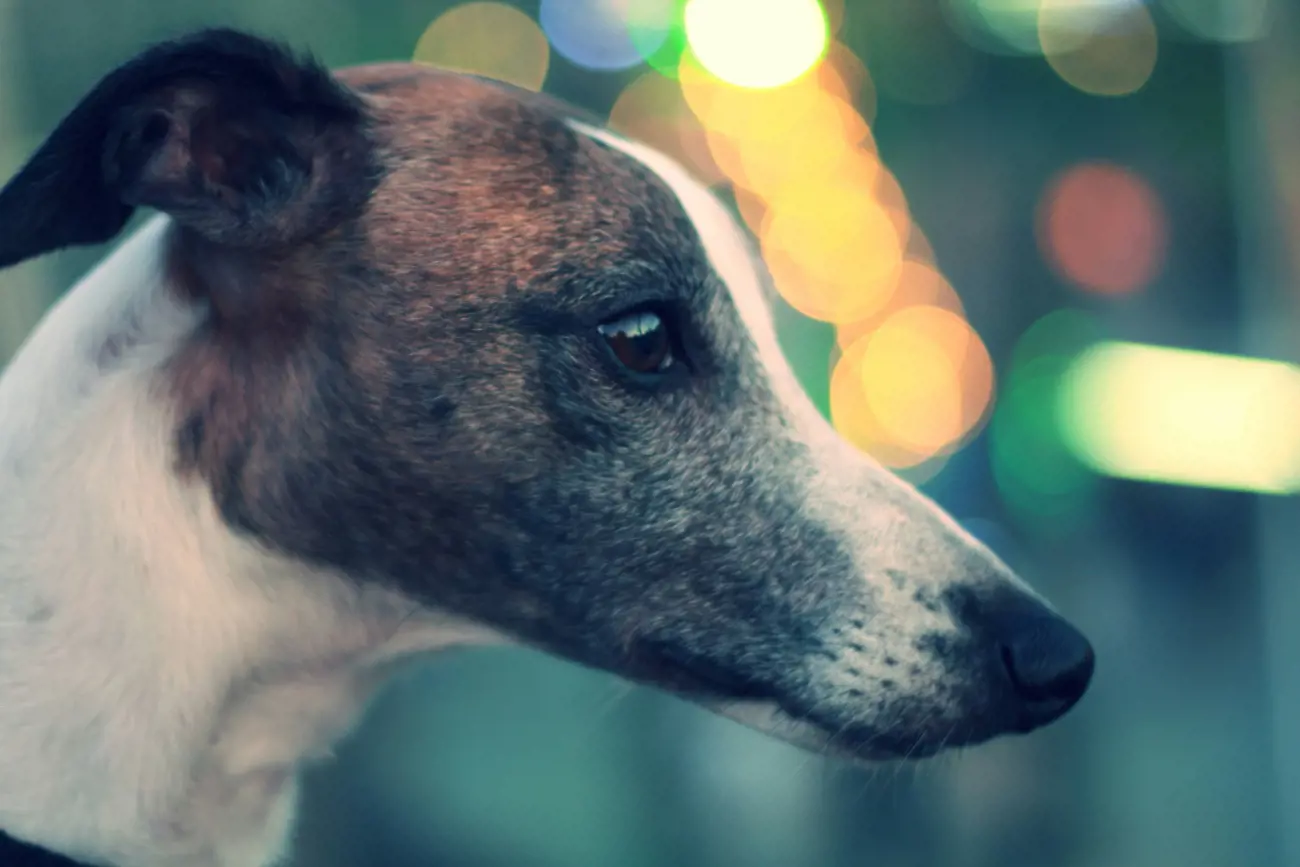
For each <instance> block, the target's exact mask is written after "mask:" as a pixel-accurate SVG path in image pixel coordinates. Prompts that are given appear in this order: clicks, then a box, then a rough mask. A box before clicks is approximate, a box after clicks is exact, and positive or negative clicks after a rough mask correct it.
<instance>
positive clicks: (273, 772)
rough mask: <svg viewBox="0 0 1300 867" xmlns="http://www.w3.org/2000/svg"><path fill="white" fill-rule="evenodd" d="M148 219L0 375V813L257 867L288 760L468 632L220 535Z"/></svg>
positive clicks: (64, 831)
mask: <svg viewBox="0 0 1300 867" xmlns="http://www.w3.org/2000/svg"><path fill="white" fill-rule="evenodd" d="M165 230H166V221H165V220H164V219H162V218H159V219H156V220H154V221H153V222H152V223H150V224H149V225H148V226H146V227H145V228H144V229H142V230H141V231H140V232H139V233H137V234H136V235H135V236H134V237H132V238H131V239H130V240H128V241H127V243H126V244H125V245H124V246H123V247H122V248H121V249H119V250H118V251H117V252H116V253H115V254H114V255H113V256H111V257H110V258H109V259H107V260H106V261H105V263H104V264H103V265H101V266H100V267H99V268H98V269H97V270H95V271H94V272H93V273H92V274H91V275H90V276H89V277H87V278H86V279H85V280H84V281H83V282H82V283H80V284H79V285H78V286H76V287H75V288H74V289H72V290H71V291H70V293H69V294H68V295H67V297H66V298H64V299H63V300H62V301H61V302H60V303H59V304H58V305H56V307H55V308H54V309H53V310H52V311H51V312H50V314H49V315H48V316H47V318H46V319H45V321H44V322H43V323H42V324H41V325H40V326H39V328H38V329H37V330H36V332H35V333H34V334H33V335H32V337H31V338H30V339H29V341H28V343H27V345H26V346H25V347H24V348H23V349H22V350H21V351H20V352H19V354H18V356H17V358H16V360H15V361H14V363H13V364H12V365H11V366H10V368H9V369H8V370H7V371H6V373H5V374H4V376H3V378H2V379H0V697H2V698H0V780H3V785H0V827H3V828H5V829H6V830H7V831H9V832H10V833H12V834H14V835H15V836H18V837H20V838H24V839H27V840H29V841H32V842H35V843H38V844H41V845H44V846H46V847H49V848H52V849H55V850H58V851H62V852H66V853H69V854H72V855H73V856H75V857H80V858H82V859H85V860H89V861H92V862H101V861H102V862H106V863H112V864H113V865H114V867H163V865H166V867H262V865H265V864H268V863H270V862H272V861H274V860H275V859H276V858H277V857H278V856H279V854H280V853H281V851H282V850H283V848H284V847H285V844H286V840H287V838H288V834H289V829H290V826H291V822H292V815H293V800H294V772H295V770H296V767H297V765H298V764H299V763H300V762H301V761H303V760H304V759H308V758H311V757H313V756H314V755H317V754H319V753H321V752H322V751H324V750H326V749H328V747H329V745H330V744H332V743H333V742H334V741H335V739H336V738H338V737H339V735H340V734H341V733H343V732H344V731H345V730H346V728H347V727H348V725H349V724H350V723H351V722H352V720H353V719H354V717H355V716H356V715H357V712H358V710H359V709H360V708H361V707H362V705H363V703H364V702H365V700H366V698H367V696H368V695H369V694H370V692H371V691H372V690H373V688H374V686H375V684H376V679H377V677H378V675H379V673H380V672H381V670H384V669H386V668H387V667H388V666H387V664H388V663H390V662H392V661H393V660H394V659H396V658H397V657H399V656H402V655H405V654H409V653H411V652H414V651H418V650H428V649H432V648H436V647H440V646H445V645H448V644H452V643H457V642H464V641H470V640H486V639H488V638H489V636H488V634H487V633H486V631H484V630H477V629H473V628H470V627H469V626H467V625H466V624H464V623H458V622H456V621H454V620H453V619H451V618H444V617H438V616H436V615H434V614H432V613H430V612H427V611H421V612H419V613H417V614H414V616H413V612H414V606H412V605H411V603H409V602H407V601H405V600H403V599H400V598H397V597H395V596H393V595H390V594H385V593H382V592H379V591H361V590H358V589H357V587H356V586H355V585H354V584H351V583H348V582H345V581H343V580H341V579H339V578H338V577H336V576H333V575H329V574H322V573H320V572H314V571H310V570H308V569H305V568H304V567H302V566H301V565H299V564H296V563H294V562H290V561H288V560H285V559H283V558H281V557H278V556H275V555H273V554H271V553H270V552H268V551H265V550H261V549H259V548H257V547H255V546H254V545H252V544H250V543H248V542H246V541H243V540H241V539H239V538H236V537H235V536H233V535H232V534H231V533H230V532H229V531H228V530H227V529H226V528H225V526H224V525H223V524H222V522H221V521H220V520H219V518H218V516H217V514H216V513H215V509H214V506H213V503H212V501H211V498H210V497H209V496H208V495H207V493H206V491H205V489H202V488H200V487H198V486H190V485H188V484H185V483H182V482H181V481H179V480H178V478H177V476H176V475H175V474H174V473H173V472H172V471H171V465H170V457H169V455H170V436H171V431H172V430H173V429H174V425H173V419H171V418H169V417H168V415H167V411H166V409H165V406H166V405H165V403H164V402H163V400H162V399H161V397H160V395H159V393H158V387H159V385H160V382H159V380H158V369H159V365H160V364H161V363H162V362H163V361H164V360H165V359H167V358H168V357H170V355H171V354H172V353H173V352H174V349H175V347H176V346H177V343H178V341H180V340H182V339H183V338H184V337H185V336H186V335H187V334H188V333H189V332H190V330H191V329H192V328H193V327H194V326H195V325H196V324H197V322H198V321H199V319H200V317H201V315H202V312H203V311H202V310H200V309H193V308H187V307H184V306H181V305H179V304H178V303H177V302H175V301H174V300H173V298H172V296H171V295H170V294H168V293H167V292H166V287H165V286H164V285H163V282H162V278H161V276H160V275H161V273H162V270H161V267H160V260H159V251H160V245H161V241H162V238H163V233H164V232H165ZM110 337H113V338H114V339H115V340H116V341H118V342H119V344H120V345H121V346H123V347H125V348H124V349H123V350H122V355H121V357H120V358H119V359H118V360H117V361H116V362H115V364H114V365H113V366H111V367H109V368H108V369H103V368H101V366H100V365H99V364H98V363H97V360H96V356H97V353H98V352H99V348H100V347H101V346H103V345H104V343H105V341H106V340H108V339H109V338H110Z"/></svg>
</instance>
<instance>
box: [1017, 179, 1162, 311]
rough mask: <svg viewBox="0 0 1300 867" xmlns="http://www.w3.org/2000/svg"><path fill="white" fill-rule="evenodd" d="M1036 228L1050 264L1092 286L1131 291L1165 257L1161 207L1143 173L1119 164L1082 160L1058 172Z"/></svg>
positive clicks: (1093, 288) (1097, 289) (1111, 291)
mask: <svg viewBox="0 0 1300 867" xmlns="http://www.w3.org/2000/svg"><path fill="white" fill-rule="evenodd" d="M1037 228H1038V243H1039V246H1040V248H1041V249H1042V252H1043V255H1044V257H1045V258H1046V259H1047V260H1048V262H1049V263H1050V264H1051V265H1052V266H1053V268H1055V269H1056V270H1057V272H1058V273H1060V274H1061V275H1062V276H1063V277H1065V278H1066V279H1068V280H1070V281H1071V282H1073V283H1075V284H1077V285H1078V286H1080V287H1082V288H1083V289H1086V290H1089V291H1092V292H1097V293H1101V294H1106V295H1119V294H1124V293H1129V292H1134V291H1136V290H1138V289H1141V288H1142V287H1143V286H1146V285H1147V284H1148V283H1150V282H1151V280H1153V279H1154V278H1155V276H1156V275H1157V274H1158V273H1159V271H1160V269H1161V267H1162V266H1163V264H1164V259H1165V253H1166V246H1167V233H1168V229H1167V220H1166V216H1165V211H1164V208H1163V207H1162V206H1161V204H1160V200H1159V198H1158V197H1157V195H1156V193H1155V191H1154V190H1152V189H1151V187H1150V186H1149V185H1148V184H1147V183H1146V182H1145V181H1143V180H1142V178H1141V177H1139V176H1138V175H1136V174H1134V173H1133V172H1131V171H1128V170H1126V169H1124V168H1121V167H1119V166H1115V165H1110V164H1107V163H1092V162H1090V163H1081V164H1078V165H1075V166H1073V167H1071V168H1069V169H1067V170H1066V171H1065V172H1063V173H1061V174H1060V175H1059V176H1058V177H1057V178H1056V179H1055V180H1054V181H1053V182H1052V183H1051V184H1050V185H1049V186H1048V188H1047V190H1046V191H1045V192H1044V194H1043V197H1042V201H1041V203H1040V205H1039V209H1038V227H1037Z"/></svg>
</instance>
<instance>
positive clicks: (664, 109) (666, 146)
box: [609, 70, 724, 185]
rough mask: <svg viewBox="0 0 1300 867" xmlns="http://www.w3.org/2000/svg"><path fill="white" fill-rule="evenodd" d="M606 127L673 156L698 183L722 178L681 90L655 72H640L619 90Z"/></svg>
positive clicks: (701, 129)
mask: <svg viewBox="0 0 1300 867" xmlns="http://www.w3.org/2000/svg"><path fill="white" fill-rule="evenodd" d="M609 127H610V129H612V130H614V131H615V132H617V133H619V134H620V135H624V136H627V137H628V138H632V139H636V140H638V141H642V142H645V143H646V144H648V145H650V146H651V147H654V148H657V149H659V150H660V151H662V152H664V153H666V154H668V155H669V156H671V157H673V158H674V159H675V160H677V161H678V162H679V163H681V164H682V166H683V167H684V168H686V169H687V171H689V172H691V174H692V175H693V176H694V177H695V178H696V179H697V180H699V181H701V182H702V183H705V184H709V185H712V184H715V183H717V182H719V181H721V180H722V179H723V178H724V175H723V173H722V170H721V169H720V168H718V164H717V162H716V161H715V160H714V159H713V156H712V154H711V153H710V152H709V141H708V135H707V132H706V130H705V129H704V126H703V125H702V124H701V123H700V121H699V119H698V118H696V116H695V114H694V113H693V112H692V111H691V109H690V106H688V105H687V104H686V98H685V97H684V96H683V95H682V89H681V87H680V86H679V85H678V83H677V82H676V81H675V80H673V79H671V78H666V77H664V76H663V75H662V74H660V73H659V72H658V71H657V70H651V71H649V72H645V73H642V74H641V75H639V76H638V77H637V78H635V79H634V80H633V81H632V83H631V84H629V85H628V86H627V87H626V88H624V89H623V92H622V93H620V94H619V96H618V99H616V100H615V101H614V106H613V107H612V108H611V109H610V112H609Z"/></svg>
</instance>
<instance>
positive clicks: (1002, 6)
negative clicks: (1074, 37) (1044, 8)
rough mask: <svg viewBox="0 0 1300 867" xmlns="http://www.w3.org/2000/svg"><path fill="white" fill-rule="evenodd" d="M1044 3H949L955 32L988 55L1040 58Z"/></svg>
mask: <svg viewBox="0 0 1300 867" xmlns="http://www.w3.org/2000/svg"><path fill="white" fill-rule="evenodd" d="M1040 3H1041V0H945V5H944V7H943V9H944V11H945V12H946V13H947V15H948V18H949V20H950V22H951V23H952V25H953V29H954V30H955V31H956V32H957V33H958V34H960V35H961V36H963V37H965V38H966V39H967V40H968V41H970V42H971V43H972V44H974V45H975V47H976V48H980V49H982V50H984V51H989V52H992V53H997V54H1037V53H1039V45H1038V9H1039V4H1040Z"/></svg>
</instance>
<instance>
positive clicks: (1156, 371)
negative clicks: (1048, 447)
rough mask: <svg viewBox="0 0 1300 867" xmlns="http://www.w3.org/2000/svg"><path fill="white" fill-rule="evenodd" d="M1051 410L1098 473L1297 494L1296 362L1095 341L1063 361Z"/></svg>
mask: <svg viewBox="0 0 1300 867" xmlns="http://www.w3.org/2000/svg"><path fill="white" fill-rule="evenodd" d="M1058 408H1059V412H1060V415H1061V424H1062V429H1063V431H1064V433H1065V436H1066V442H1067V444H1068V445H1069V447H1070V448H1071V450H1072V451H1073V452H1074V453H1075V454H1076V455H1078V456H1079V457H1080V458H1081V459H1082V460H1083V461H1084V462H1085V463H1087V464H1088V465H1089V466H1091V467H1093V468H1095V469H1096V470H1098V471H1099V472H1102V473H1104V474H1106V475H1111V476H1120V477H1123V478H1130V479H1139V480H1144V481H1154V482H1169V483H1173V484H1182V485H1195V486H1200V487H1211V488H1226V489H1233V490H1245V491H1257V492H1261V493H1273V494H1286V493H1294V492H1296V491H1300V367H1296V366H1294V365H1291V364H1286V363H1283V362H1279V361H1267V360H1263V359H1254V358H1243V357H1235V356H1228V355H1214V354H1211V353H1207V352H1194V351H1191V350H1185V349H1171V348H1166V347H1157V346H1144V345H1141V344H1134V343H1103V344H1100V345H1098V346H1096V347H1093V348H1092V349H1090V350H1088V351H1087V352H1085V353H1084V354H1083V355H1081V356H1080V357H1079V358H1078V359H1077V360H1076V361H1075V362H1074V363H1073V364H1072V365H1071V366H1070V369H1069V370H1068V371H1067V373H1066V377H1065V381H1064V384H1063V389H1062V391H1061V394H1060V404H1059V407H1058Z"/></svg>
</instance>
